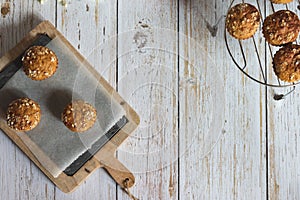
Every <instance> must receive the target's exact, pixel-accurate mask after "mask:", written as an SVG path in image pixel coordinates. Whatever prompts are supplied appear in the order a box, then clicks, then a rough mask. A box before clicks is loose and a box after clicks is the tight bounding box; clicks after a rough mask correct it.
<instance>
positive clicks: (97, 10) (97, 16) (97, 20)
mask: <svg viewBox="0 0 300 200" xmlns="http://www.w3.org/2000/svg"><path fill="white" fill-rule="evenodd" d="M95 23H96V26H98V23H99V0H96V4H95Z"/></svg>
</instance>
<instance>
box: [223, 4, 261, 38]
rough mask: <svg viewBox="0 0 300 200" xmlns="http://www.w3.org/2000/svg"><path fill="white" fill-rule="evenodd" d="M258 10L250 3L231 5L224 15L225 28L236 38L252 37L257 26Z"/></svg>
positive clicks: (258, 19) (258, 20)
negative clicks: (225, 15)
mask: <svg viewBox="0 0 300 200" xmlns="http://www.w3.org/2000/svg"><path fill="white" fill-rule="evenodd" d="M259 22H260V14H259V11H258V10H257V9H256V7H254V6H253V5H251V4H247V3H240V4H237V5H235V6H234V7H232V8H231V9H230V10H229V11H228V13H227V17H226V29H227V31H228V32H229V34H230V35H232V36H233V37H235V38H236V39H239V40H243V39H248V38H250V37H252V36H253V35H254V34H255V32H256V31H257V29H258V27H259Z"/></svg>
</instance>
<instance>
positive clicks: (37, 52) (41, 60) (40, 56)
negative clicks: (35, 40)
mask: <svg viewBox="0 0 300 200" xmlns="http://www.w3.org/2000/svg"><path fill="white" fill-rule="evenodd" d="M22 62H23V69H24V72H25V74H26V75H27V76H28V77H29V78H31V79H32V80H39V81H40V80H45V79H47V78H50V77H51V76H52V75H53V74H54V73H55V72H56V69H57V66H58V59H57V57H56V55H55V53H54V52H53V51H52V50H51V49H49V48H47V47H44V46H33V47H30V48H29V49H28V50H27V51H26V52H25V54H24V56H23V58H22Z"/></svg>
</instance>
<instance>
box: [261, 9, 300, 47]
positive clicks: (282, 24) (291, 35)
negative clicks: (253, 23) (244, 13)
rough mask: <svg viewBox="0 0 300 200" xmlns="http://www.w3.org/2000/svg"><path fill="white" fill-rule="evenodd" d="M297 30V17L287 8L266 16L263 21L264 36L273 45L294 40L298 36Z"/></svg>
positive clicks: (298, 28) (298, 25) (299, 27)
mask: <svg viewBox="0 0 300 200" xmlns="http://www.w3.org/2000/svg"><path fill="white" fill-rule="evenodd" d="M299 31H300V21H299V18H298V16H297V15H296V14H295V13H293V12H292V11H289V10H279V11H277V12H275V13H273V14H271V15H269V16H268V17H266V19H265V21H264V23H263V34H264V37H265V38H266V40H267V41H268V43H270V44H271V45H274V46H280V45H284V44H288V43H291V42H294V41H295V40H296V39H297V38H298V35H299Z"/></svg>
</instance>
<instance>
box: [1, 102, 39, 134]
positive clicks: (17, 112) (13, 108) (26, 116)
mask: <svg viewBox="0 0 300 200" xmlns="http://www.w3.org/2000/svg"><path fill="white" fill-rule="evenodd" d="M6 120H7V124H8V126H9V127H10V128H12V129H14V130H16V131H30V130H32V129H34V128H35V127H36V126H37V125H38V124H39V122H40V120H41V108H40V106H39V104H38V103H36V102H35V101H33V100H31V99H29V98H26V97H25V98H20V99H17V100H15V101H13V102H11V103H10V104H9V106H8V109H7V112H6Z"/></svg>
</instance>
